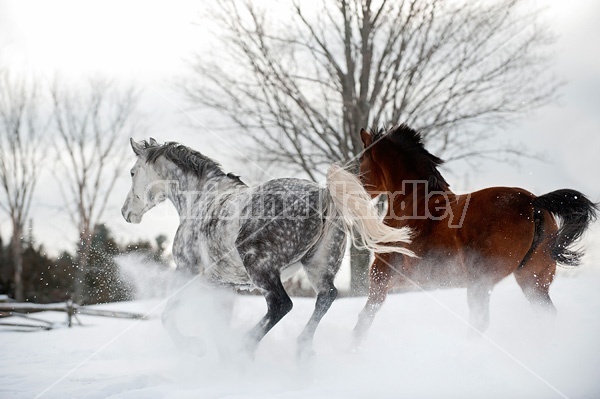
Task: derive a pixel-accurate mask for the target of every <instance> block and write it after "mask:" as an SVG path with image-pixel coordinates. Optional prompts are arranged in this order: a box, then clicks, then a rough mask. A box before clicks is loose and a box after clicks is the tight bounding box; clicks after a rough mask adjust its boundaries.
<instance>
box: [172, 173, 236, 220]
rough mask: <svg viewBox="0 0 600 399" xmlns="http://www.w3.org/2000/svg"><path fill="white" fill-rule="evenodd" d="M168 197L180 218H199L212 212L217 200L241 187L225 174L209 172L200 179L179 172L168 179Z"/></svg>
mask: <svg viewBox="0 0 600 399" xmlns="http://www.w3.org/2000/svg"><path fill="white" fill-rule="evenodd" d="M167 179H168V180H170V181H171V182H172V183H170V184H169V189H168V190H167V197H168V198H169V199H170V200H171V202H172V203H173V205H174V206H175V209H177V213H178V214H179V218H180V219H181V220H184V219H187V218H197V217H199V216H201V215H202V213H204V212H207V211H209V210H210V208H211V206H212V204H213V203H215V200H216V199H218V198H220V197H221V198H222V196H223V195H225V194H226V193H228V192H230V191H231V190H233V189H235V188H236V187H239V184H238V183H237V182H236V181H235V180H234V179H232V178H231V177H229V176H227V175H225V174H224V173H213V172H212V171H210V172H208V173H207V174H206V176H202V177H198V176H195V175H193V174H190V173H182V172H181V171H177V172H174V173H172V174H171V175H170V176H168V177H167Z"/></svg>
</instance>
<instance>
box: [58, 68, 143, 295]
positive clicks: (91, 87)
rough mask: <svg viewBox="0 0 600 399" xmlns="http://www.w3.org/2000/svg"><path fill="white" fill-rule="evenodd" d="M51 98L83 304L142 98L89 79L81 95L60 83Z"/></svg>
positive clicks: (77, 291) (77, 292)
mask: <svg viewBox="0 0 600 399" xmlns="http://www.w3.org/2000/svg"><path fill="white" fill-rule="evenodd" d="M51 94H52V101H53V116H54V122H55V126H56V131H57V133H58V140H56V150H57V152H58V157H59V165H60V166H61V168H60V169H61V170H60V173H59V177H60V178H59V179H58V182H59V186H60V189H61V192H62V194H63V198H64V200H65V205H66V207H67V210H68V212H69V216H70V217H71V221H72V223H73V224H74V225H75V226H76V227H77V229H78V231H79V247H78V257H77V258H78V265H77V270H78V276H77V277H76V279H75V292H74V300H76V301H81V300H82V299H83V292H82V289H83V284H84V281H85V277H86V273H87V266H88V260H89V255H90V249H91V248H90V246H91V242H92V235H93V231H94V226H96V225H97V224H98V223H99V222H100V221H101V220H102V217H103V215H104V211H105V209H106V206H107V204H108V203H109V199H110V195H111V193H112V189H113V187H114V185H115V182H116V180H117V179H118V178H119V176H121V175H123V173H124V172H123V168H124V167H125V162H126V160H127V158H126V155H127V149H128V145H127V143H128V142H127V137H129V136H130V135H132V134H133V131H134V129H135V127H136V123H137V121H138V119H137V117H136V107H137V105H138V100H139V95H138V93H137V91H136V90H135V89H134V88H133V87H130V88H126V89H121V88H119V87H118V86H117V85H116V84H115V83H113V82H106V81H99V80H89V82H88V85H87V87H85V88H79V89H76V90H74V89H72V88H68V87H66V86H65V85H64V84H60V83H58V82H56V83H55V84H54V85H53V87H52V90H51Z"/></svg>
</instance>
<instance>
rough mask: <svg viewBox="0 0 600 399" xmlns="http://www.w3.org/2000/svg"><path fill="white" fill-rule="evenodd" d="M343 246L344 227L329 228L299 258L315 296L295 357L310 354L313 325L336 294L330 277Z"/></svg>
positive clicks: (340, 259)
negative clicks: (315, 243) (313, 246)
mask: <svg viewBox="0 0 600 399" xmlns="http://www.w3.org/2000/svg"><path fill="white" fill-rule="evenodd" d="M345 248H346V240H345V233H344V230H342V229H341V228H332V229H331V232H329V233H327V234H325V235H324V237H323V239H322V240H321V241H320V242H319V243H318V244H317V246H316V247H315V248H314V249H313V250H312V251H310V252H309V253H308V254H307V255H306V256H305V257H304V258H303V259H302V260H301V262H302V265H303V266H304V270H305V271H306V275H307V277H308V280H309V281H310V283H311V285H312V286H313V288H314V289H315V291H316V292H317V300H316V303H315V310H314V311H313V313H312V315H311V316H310V319H309V321H308V323H307V324H306V327H304V330H302V333H301V334H300V336H299V337H298V357H301V358H306V357H309V356H311V355H312V353H313V348H312V343H313V338H314V336H315V331H316V330H317V326H318V325H319V323H320V322H321V319H322V318H323V316H324V315H325V313H327V311H328V310H329V308H330V307H331V304H332V303H333V301H334V300H335V298H337V289H336V288H335V285H334V284H333V281H334V279H335V275H336V274H337V272H338V270H339V269H340V266H341V264H342V257H343V256H344V250H345Z"/></svg>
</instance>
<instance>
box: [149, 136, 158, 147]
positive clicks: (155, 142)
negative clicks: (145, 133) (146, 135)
mask: <svg viewBox="0 0 600 399" xmlns="http://www.w3.org/2000/svg"><path fill="white" fill-rule="evenodd" d="M150 145H152V146H154V145H158V141H156V140H154V139H153V138H152V137H150Z"/></svg>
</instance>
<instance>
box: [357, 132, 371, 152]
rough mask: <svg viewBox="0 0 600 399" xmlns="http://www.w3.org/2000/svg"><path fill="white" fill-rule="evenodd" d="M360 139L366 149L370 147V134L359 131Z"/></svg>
mask: <svg viewBox="0 0 600 399" xmlns="http://www.w3.org/2000/svg"><path fill="white" fill-rule="evenodd" d="M360 139H361V140H362V142H363V146H364V147H365V148H367V147H368V146H370V145H371V142H372V141H373V138H372V137H371V133H369V132H367V131H366V130H365V129H360Z"/></svg>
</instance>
